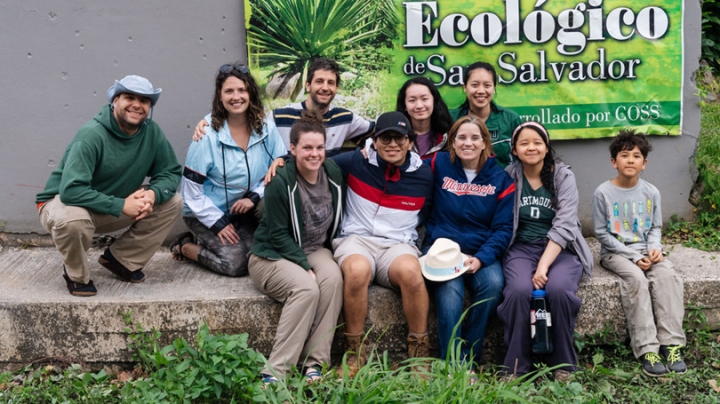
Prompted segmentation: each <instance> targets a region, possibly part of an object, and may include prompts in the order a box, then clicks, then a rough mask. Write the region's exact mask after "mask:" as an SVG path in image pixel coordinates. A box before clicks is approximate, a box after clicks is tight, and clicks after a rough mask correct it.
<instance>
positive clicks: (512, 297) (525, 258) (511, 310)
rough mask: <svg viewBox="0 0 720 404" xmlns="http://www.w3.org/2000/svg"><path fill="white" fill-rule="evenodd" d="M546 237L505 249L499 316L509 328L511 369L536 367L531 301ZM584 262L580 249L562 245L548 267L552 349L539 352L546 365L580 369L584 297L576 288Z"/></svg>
mask: <svg viewBox="0 0 720 404" xmlns="http://www.w3.org/2000/svg"><path fill="white" fill-rule="evenodd" d="M545 245H546V242H544V241H543V242H537V243H522V242H516V243H514V244H513V245H512V246H510V249H509V250H508V252H507V254H506V255H505V260H504V265H503V272H504V274H505V289H503V302H502V303H501V304H500V306H498V309H497V311H498V317H500V320H501V321H502V322H503V324H504V326H505V327H504V328H505V345H506V346H507V348H508V351H507V354H506V355H505V361H504V363H503V365H504V366H505V368H506V371H507V372H508V373H510V374H516V375H518V376H519V375H523V374H525V373H528V372H530V371H532V370H533V367H532V355H533V353H532V350H531V340H530V305H531V300H532V291H533V289H534V288H533V284H532V281H531V279H532V277H533V274H534V273H535V269H536V268H537V263H538V261H539V260H540V257H541V256H542V254H543V252H544V251H545ZM582 270H583V269H582V264H581V263H580V260H579V259H578V257H577V255H575V254H573V253H572V252H570V251H567V250H563V251H562V252H561V253H560V255H558V257H557V258H556V259H555V262H553V264H552V265H551V266H550V269H549V270H548V275H547V276H548V282H547V284H546V285H545V291H546V292H547V297H546V301H547V304H548V308H549V310H550V313H552V328H553V348H554V350H553V352H552V353H550V354H547V355H540V357H541V358H542V360H543V361H544V362H545V363H547V365H548V366H556V365H561V364H566V366H563V367H562V369H565V370H569V371H575V370H576V369H577V354H576V353H575V347H574V346H573V332H574V330H575V321H576V320H577V315H578V312H579V311H580V305H581V303H582V302H581V301H580V298H579V297H577V295H576V294H575V293H576V292H577V290H578V284H579V283H580V278H581V277H582Z"/></svg>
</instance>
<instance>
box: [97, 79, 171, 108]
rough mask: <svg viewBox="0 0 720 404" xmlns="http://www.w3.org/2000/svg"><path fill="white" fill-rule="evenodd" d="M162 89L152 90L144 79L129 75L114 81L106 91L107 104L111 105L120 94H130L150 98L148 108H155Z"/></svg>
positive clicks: (150, 84)
mask: <svg viewBox="0 0 720 404" xmlns="http://www.w3.org/2000/svg"><path fill="white" fill-rule="evenodd" d="M161 92H162V88H153V86H152V83H150V82H149V81H148V79H146V78H145V77H140V76H135V75H130V76H125V77H124V78H123V79H122V80H120V81H118V80H115V84H113V85H112V86H110V88H108V91H107V99H108V102H109V103H111V104H112V102H113V99H114V98H115V97H116V96H118V94H122V93H132V94H137V95H141V96H143V97H148V98H150V106H153V107H154V106H155V104H157V102H158V98H160V93H161Z"/></svg>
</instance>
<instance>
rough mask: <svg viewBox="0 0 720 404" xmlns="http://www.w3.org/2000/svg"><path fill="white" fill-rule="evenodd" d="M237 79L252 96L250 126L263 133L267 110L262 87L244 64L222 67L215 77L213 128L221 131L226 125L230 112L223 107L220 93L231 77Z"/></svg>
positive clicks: (249, 112) (248, 114)
mask: <svg viewBox="0 0 720 404" xmlns="http://www.w3.org/2000/svg"><path fill="white" fill-rule="evenodd" d="M231 76H232V77H237V78H238V79H240V80H242V81H243V82H244V83H245V86H246V87H247V91H248V95H249V96H250V105H248V109H247V118H248V125H249V126H250V129H252V130H253V131H255V132H262V128H263V124H264V122H263V120H264V119H265V109H264V108H263V103H262V99H261V98H260V86H258V85H257V82H256V81H255V79H254V78H253V76H252V75H251V74H250V69H249V68H248V67H247V66H246V65H244V64H242V63H234V64H226V65H222V66H221V67H220V70H219V71H218V74H217V76H215V96H214V97H213V102H212V114H211V116H212V122H211V126H212V128H213V129H215V131H219V130H220V128H222V126H223V125H224V124H225V121H226V120H227V117H228V112H227V110H226V109H225V107H224V106H223V103H222V97H221V94H220V92H221V91H222V86H223V84H225V80H227V79H228V78H229V77H231Z"/></svg>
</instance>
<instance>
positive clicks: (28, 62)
mask: <svg viewBox="0 0 720 404" xmlns="http://www.w3.org/2000/svg"><path fill="white" fill-rule="evenodd" d="M242 7H243V1H242V0H204V1H189V0H174V1H169V0H142V1H138V0H130V1H108V0H74V1H67V0H66V1H49V0H45V1H40V0H6V1H2V2H0V55H1V56H0V89H1V90H2V96H0V122H1V124H0V172H1V173H2V175H0V195H1V196H0V230H2V227H4V230H5V231H6V232H17V233H24V232H41V231H42V228H41V227H40V224H39V223H38V220H37V214H36V210H35V207H34V203H35V194H36V193H37V192H38V191H40V190H42V188H43V187H44V185H45V181H46V180H47V177H48V175H49V174H50V172H51V171H52V169H53V167H54V166H55V165H56V164H57V162H58V161H59V160H60V158H61V157H62V154H63V151H64V150H65V147H66V146H67V144H68V143H69V142H70V140H71V139H72V138H73V136H75V133H76V132H77V130H78V128H79V127H80V126H81V125H82V124H83V123H84V122H86V121H88V120H89V119H91V118H92V117H93V115H95V114H96V113H97V112H98V111H99V110H100V107H101V106H102V105H103V104H105V103H107V100H106V92H107V89H108V87H110V86H111V85H112V84H113V82H114V80H115V79H121V78H122V77H124V76H126V75H128V74H139V75H141V76H145V77H147V78H148V79H149V80H150V81H151V82H152V83H153V85H154V86H155V87H162V88H163V93H162V96H161V97H160V101H159V103H158V104H157V107H156V108H155V111H154V115H153V119H155V120H156V121H157V122H158V123H159V124H160V127H162V128H163V130H164V131H165V134H166V135H167V137H168V138H169V139H170V141H171V142H172V144H173V147H174V148H175V152H176V153H177V155H178V158H180V160H181V161H185V154H186V152H187V148H188V145H189V141H190V136H191V133H192V132H191V130H190V128H191V127H195V124H196V123H197V121H198V120H200V119H201V118H202V117H203V116H205V114H207V113H208V112H209V110H210V103H211V101H212V95H213V90H214V79H215V73H216V71H217V69H218V67H219V66H220V65H222V64H223V63H227V62H232V61H236V60H246V59H247V58H246V49H245V30H244V27H243V10H242ZM43 232H44V231H43Z"/></svg>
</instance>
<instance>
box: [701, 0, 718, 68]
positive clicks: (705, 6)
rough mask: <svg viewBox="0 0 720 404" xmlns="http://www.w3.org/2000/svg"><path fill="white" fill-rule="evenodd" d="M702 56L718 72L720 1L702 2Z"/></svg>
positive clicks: (708, 0)
mask: <svg viewBox="0 0 720 404" xmlns="http://www.w3.org/2000/svg"><path fill="white" fill-rule="evenodd" d="M702 57H703V59H705V60H706V61H707V62H708V63H709V64H710V67H711V68H712V69H713V70H714V71H715V72H720V2H718V1H716V0H703V2H702Z"/></svg>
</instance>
